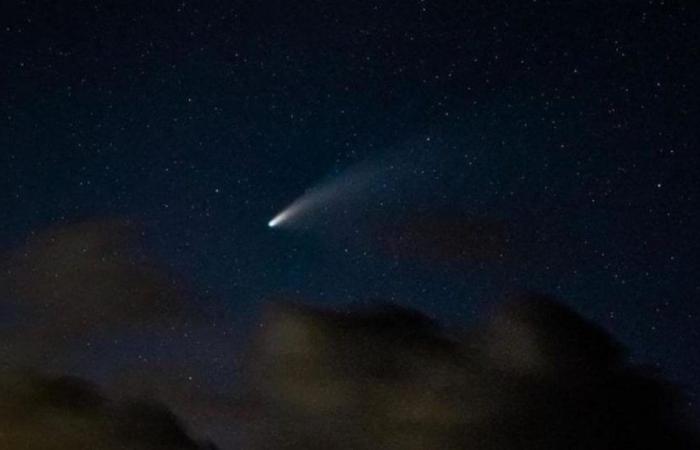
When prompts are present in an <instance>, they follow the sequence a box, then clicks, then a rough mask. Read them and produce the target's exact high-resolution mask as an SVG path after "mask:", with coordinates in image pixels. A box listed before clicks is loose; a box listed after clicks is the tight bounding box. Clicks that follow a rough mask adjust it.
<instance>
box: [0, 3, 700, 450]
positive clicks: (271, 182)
mask: <svg viewBox="0 0 700 450" xmlns="http://www.w3.org/2000/svg"><path fill="white" fill-rule="evenodd" d="M699 15H700V11H699V9H698V8H697V7H696V6H693V5H692V2H664V1H653V0H650V1H644V2H641V1H640V2H622V1H620V2H618V1H608V2H593V1H568V2H549V1H528V2H525V1H522V2H501V1H489V2H472V1H447V0H444V1H420V0H419V1H401V2H399V1H392V0H385V1H374V2H365V1H360V2H347V1H345V2H340V1H302V2H289V1H259V2H238V1H225V2H222V1H209V2H205V3H204V2H198V3H194V2H193V3H189V2H174V1H148V2H104V1H97V2H87V1H85V2H83V1H81V2H60V1H59V2H31V1H17V2H6V3H4V4H3V6H1V7H0V25H1V28H0V36H1V37H0V60H1V61H2V64H0V210H2V211H3V217H2V220H0V239H1V241H0V249H2V251H3V252H5V254H12V255H16V254H17V251H16V250H14V249H22V248H37V246H39V247H41V246H42V245H44V244H42V243H41V242H42V239H44V238H42V236H46V234H45V233H54V234H53V236H59V237H60V239H58V240H59V241H60V240H61V239H63V241H65V242H69V243H70V242H81V239H82V240H83V241H84V242H93V243H100V244H101V245H103V246H106V247H107V248H110V249H111V248H112V247H113V246H114V247H115V248H119V249H122V248H124V246H125V245H126V247H128V248H129V249H133V248H134V246H136V244H134V243H133V242H134V240H133V239H132V238H131V237H130V238H124V239H117V242H115V240H114V239H113V236H115V235H121V233H122V231H123V230H124V229H125V227H127V226H126V225H124V223H126V222H128V224H129V225H128V228H130V229H131V228H135V229H137V230H138V231H136V232H135V234H136V235H137V237H138V242H139V244H138V249H137V250H134V251H133V252H132V251H131V250H130V251H129V252H128V253H129V254H130V255H131V256H129V258H126V259H127V260H128V264H126V263H125V262H124V261H121V260H119V261H118V262H115V264H126V265H132V266H133V265H136V264H138V261H143V258H146V257H143V258H142V257H141V256H140V255H141V254H142V253H143V254H146V253H147V254H148V257H147V258H148V261H150V262H149V264H151V263H152V264H154V265H158V267H159V269H157V270H156V269H154V273H156V275H154V274H149V275H148V276H147V277H146V276H144V275H139V276H132V275H128V274H126V275H125V274H123V273H122V272H120V273H121V274H122V275H123V277H124V278H123V279H126V280H129V282H132V281H133V280H134V278H138V280H137V281H136V282H135V283H136V285H139V286H140V285H141V284H144V283H145V284H148V283H150V285H153V283H156V285H157V283H164V284H165V285H167V286H168V289H174V290H175V291H177V294H173V295H174V296H176V297H183V300H182V302H181V304H180V306H178V307H179V308H181V309H182V311H185V312H184V313H181V314H174V315H169V316H168V317H169V319H168V323H167V324H165V325H164V323H163V321H162V320H161V318H160V316H162V315H163V314H161V313H162V312H163V309H161V307H160V306H158V305H156V307H155V309H154V311H155V312H156V313H157V314H153V313H152V312H144V311H142V310H141V309H139V308H135V311H132V312H130V313H122V312H121V311H120V309H119V308H113V309H110V308H111V306H110V307H105V308H104V309H100V308H101V307H98V308H97V310H99V311H97V310H96V311H92V310H91V309H90V308H87V309H85V308H84V306H85V305H87V304H90V301H89V300H85V299H82V298H79V299H78V300H77V301H76V302H77V305H78V306H74V308H75V310H76V311H78V310H80V311H84V310H88V311H89V312H86V313H84V314H83V313H82V312H81V313H80V314H83V315H77V314H78V313H77V312H76V313H75V314H76V318H74V319H75V320H73V321H71V320H68V319H66V320H65V324H68V325H66V326H67V327H72V328H70V329H71V330H72V331H71V332H70V333H67V332H65V330H63V331H61V332H58V333H53V332H46V333H42V332H41V330H45V329H47V328H51V326H50V325H48V322H44V321H42V320H43V319H40V318H39V315H37V314H36V313H30V314H23V312H22V308H21V307H19V308H18V307H16V306H13V303H12V302H9V301H3V303H2V304H0V313H1V314H2V316H3V317H0V325H3V326H4V327H5V328H7V329H11V330H21V332H22V333H25V334H26V333H30V334H31V335H32V336H35V334H32V333H38V334H36V336H39V338H37V339H40V338H42V337H41V336H43V339H46V338H47V337H46V336H50V338H51V339H58V340H59V341H62V342H63V343H64V344H65V345H63V346H62V348H61V349H60V350H55V349H51V350H47V349H46V348H45V347H46V346H44V347H42V348H41V349H34V350H32V352H33V354H34V358H33V364H36V365H38V366H40V367H46V368H47V369H52V370H61V371H64V372H70V373H75V374H79V375H81V376H84V377H88V378H90V379H93V380H95V381H97V382H99V383H101V384H104V385H107V386H109V385H115V386H120V387H121V386H125V385H128V386H132V385H133V384H136V385H139V384H142V383H143V379H144V378H148V377H151V375H149V376H148V377H147V376H144V375H142V374H144V373H148V374H158V375H157V377H158V379H159V380H160V381H159V382H158V385H159V386H166V387H164V388H162V389H164V391H165V394H163V396H164V397H166V401H168V400H169V401H171V403H172V406H173V408H175V409H176V410H178V411H185V414H186V420H187V421H188V423H192V424H194V425H195V426H196V427H197V428H198V429H200V430H203V431H202V432H203V433H204V434H206V435H208V436H213V437H214V440H216V439H217V438H218V439H219V440H227V442H233V440H228V439H229V438H230V439H233V438H231V436H234V435H235V430H234V429H233V428H235V427H232V426H231V425H230V424H231V423H232V421H233V420H234V419H233V418H232V417H235V416H236V412H235V411H234V410H235V408H234V407H231V405H230V404H231V403H235V395H234V394H232V393H233V392H234V391H235V386H236V379H237V375H236V374H237V370H238V369H239V368H240V360H241V357H242V353H243V350H242V349H243V342H244V341H245V336H246V335H247V333H248V332H249V331H250V330H251V329H253V328H254V327H256V326H257V320H258V313H259V311H260V307H261V305H262V304H264V302H265V301H266V300H269V299H272V298H280V297H282V298H294V299H301V300H303V301H304V302H308V303H312V304H316V305H322V306H331V307H341V306H342V305H348V304H364V303H367V302H370V301H374V300H382V301H391V302H396V303H399V304H401V305H405V306H409V307H413V308H417V309H420V310H422V311H424V312H426V313H427V314H429V315H430V316H432V317H435V318H438V319H440V320H441V321H443V322H445V323H447V324H449V325H451V326H459V325H460V324H465V323H470V322H472V321H474V320H477V319H478V318H479V317H480V315H482V314H484V312H486V311H488V310H489V309H490V308H492V307H493V306H494V305H496V304H497V303H498V302H499V300H501V299H502V298H503V297H504V296H507V295H509V293H512V292H518V291H523V290H536V291H540V292H545V293H548V294H551V295H554V296H556V297H558V298H560V299H561V300H562V301H563V302H565V303H566V304H568V305H569V306H571V307H572V308H573V309H575V310H576V311H578V312H580V313H581V314H583V315H584V316H585V317H587V318H589V319H591V320H593V321H595V322H596V323H598V324H600V325H601V326H603V327H604V328H605V329H607V330H608V331H610V332H611V333H612V334H613V335H614V336H616V337H617V338H618V339H620V340H621V341H622V342H623V343H624V344H625V345H626V346H627V347H628V348H629V349H630V352H631V357H632V358H633V359H634V360H635V361H639V362H642V363H645V364H649V365H651V366H653V367H656V368H657V369H658V370H660V371H662V373H664V374H665V375H667V376H668V377H669V378H670V379H671V380H673V381H674V382H676V383H678V384H680V385H681V386H683V387H685V389H686V390H687V394H688V402H687V403H688V405H689V407H690V409H691V410H694V411H696V413H697V411H700V406H698V403H699V402H700V399H698V393H699V392H700V378H698V375H697V373H698V367H700V359H699V358H698V356H697V355H698V353H696V352H693V351H692V349H694V348H697V347H698V345H700V332H699V331H698V329H699V328H698V326H697V324H698V317H700V304H699V303H698V296H699V294H700V281H698V280H700V274H699V273H698V265H697V262H695V263H693V262H692V261H694V260H696V259H695V257H693V256H692V255H693V254H695V255H697V253H698V250H699V248H698V247H699V246H700V245H699V244H700V240H699V239H698V236H697V232H696V230H698V229H700V217H699V215H698V211H699V210H700V209H698V193H699V187H698V181H697V180H698V174H699V173H700V172H699V169H700V153H699V152H698V145H699V142H698V133H697V123H698V112H700V102H699V101H698V93H697V83H698V80H699V75H700V71H699V67H698V49H699V48H700V34H699V33H698V29H699V26H698V23H699V21H698V19H699ZM358 173H360V174H367V173H369V174H370V176H362V177H360V178H361V179H362V182H361V183H359V184H360V186H359V188H357V189H347V186H345V187H343V183H342V182H341V183H340V184H341V186H340V188H339V190H340V191H343V190H345V191H349V192H348V193H345V194H343V193H342V192H341V193H339V194H337V196H336V194H333V195H331V196H329V198H327V199H325V200H324V204H323V205H322V206H321V207H320V208H318V209H317V210H315V211H311V212H309V214H308V217H307V220H306V221H304V223H302V224H300V225H299V226H296V227H275V228H269V227H268V226H267V224H268V221H269V220H270V219H272V218H273V217H274V216H275V215H276V214H277V213H279V212H280V211H281V210H283V209H284V208H285V207H286V206H288V205H289V204H290V203H291V202H292V201H294V199H296V198H298V197H299V196H301V195H302V194H304V192H307V191H308V190H309V189H311V190H313V189H314V188H315V187H318V186H328V185H334V180H341V181H342V180H347V178H348V177H350V178H352V177H355V176H356V175H357V174H358ZM348 174H349V175H348ZM336 197H337V198H336ZM46 230H59V231H46ZM32 239H34V240H37V239H38V241H37V242H35V241H33V240H32ZM28 240H29V241H30V242H29V243H27V241H28ZM54 240H56V239H54ZM49 241H51V239H49ZM63 241H61V242H63ZM51 242H54V241H51ZM125 243H126V244H125ZM66 245H68V244H66ZM27 246H28V247H27ZM19 253H20V254H21V253H22V251H21V250H20V252H19ZM30 253H31V252H30ZM134 254H138V255H139V256H133V255H134ZM25 256H26V251H25ZM12 258H14V256H10V257H7V256H6V257H4V262H3V264H4V265H5V266H8V263H7V261H8V260H9V261H16V260H15V259H12ZM31 261H32V260H31V258H30V261H29V263H28V264H30V265H31V264H32V262H31ZM87 261H88V262H85V263H84V264H86V265H88V266H89V265H90V264H91V263H90V260H87ZM24 263H27V262H26V261H24ZM14 264H15V262H11V263H9V267H14ZM69 264H70V262H69ZM20 265H21V264H20ZM161 268H162V269H161ZM165 272H167V274H165V275H164V274H163V273H165ZM151 276H153V277H155V278H157V279H158V280H159V281H157V282H155V281H153V280H151V278H149V277H151ZM144 277H146V278H147V280H146V281H144V280H145V278H144ZM163 279H165V280H166V281H163ZM174 279H177V280H178V281H177V282H174V281H172V280H174ZM87 284H89V282H87ZM173 284H177V287H173ZM96 289H97V288H96ZM101 292H102V291H100V290H99V289H97V290H96V291H95V292H94V293H96V294H100V293H101ZM32 295H35V294H32ZM125 295H126V294H125ZM129 295H131V294H129ZM127 296H128V295H127ZM30 297H31V295H30ZM78 297H80V296H78ZM130 298H131V297H130ZM139 298H140V297H138V296H136V297H134V298H132V300H133V301H139ZM4 300H6V299H4ZM112 306H113V305H112ZM81 308H83V309H81ZM49 309H50V308H49ZM165 309H168V307H165ZM100 311H102V313H100ZM104 311H107V312H110V311H111V312H110V313H109V314H107V313H104ZM132 313H133V314H132ZM59 314H60V313H59ZM71 314H72V313H66V317H69V318H70V317H71ZM113 315H116V316H119V318H118V319H114V320H112V319H111V317H113ZM172 316H177V318H176V319H173V320H170V319H171V318H172ZM60 317H63V316H62V315H61V316H60ZM134 317H136V318H137V319H134ZM59 321H60V319H59ZM69 322H70V323H78V322H79V323H81V326H80V327H79V328H80V330H79V332H73V331H75V329H76V328H77V327H74V325H70V324H69ZM86 322H88V323H93V325H92V326H86V325H85V323H86ZM104 323H110V324H112V325H109V326H103V325H104ZM134 323H136V325H134ZM39 324H40V325H39ZM65 324H64V325H65ZM8 327H9V328H8ZM38 329H39V330H38ZM27 330H31V332H30V331H27ZM37 330H38V331H37ZM52 333H53V334H52ZM18 345H19V344H18ZM22 345H29V344H28V343H23V344H22ZM14 348H20V347H19V346H16V347H14ZM21 348H25V347H21ZM27 348H28V347H27ZM27 351H28V350H27ZM229 399H230V402H229ZM222 447H223V448H227V447H225V446H223V445H222Z"/></svg>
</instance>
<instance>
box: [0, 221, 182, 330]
mask: <svg viewBox="0 0 700 450" xmlns="http://www.w3.org/2000/svg"><path fill="white" fill-rule="evenodd" d="M139 237H140V233H139V229H138V227H137V226H136V225H135V224H134V223H132V222H129V221H126V220H119V219H103V220H91V221H86V222H81V223H75V224H72V225H68V226H63V227H57V228H53V229H49V230H46V231H43V232H40V233H37V234H33V235H31V236H30V237H29V238H28V239H27V241H26V243H25V244H24V245H23V246H21V247H20V248H18V249H16V250H14V251H12V252H10V254H9V255H8V257H7V258H6V259H5V262H4V266H5V270H4V271H3V277H2V280H0V281H1V284H0V288H2V296H1V297H0V299H1V301H5V302H10V303H12V304H14V305H15V306H16V307H17V308H18V310H19V311H20V313H23V314H27V315H30V316H31V319H25V320H24V321H22V324H23V325H31V326H30V327H29V328H30V329H29V330H27V329H24V330H23V332H24V333H31V334H34V335H37V334H38V335H39V336H38V338H41V337H42V336H44V337H51V336H54V335H61V336H70V335H81V334H85V333H90V332H95V331H96V330H110V329H114V328H119V327H124V326H136V327H138V326H143V325H144V324H147V325H149V326H154V325H158V324H164V323H172V322H173V321H177V320H179V319H180V318H182V317H183V316H184V315H185V314H186V313H191V312H192V311H189V310H188V308H189V305H188V302H187V296H188V294H187V289H186V286H185V285H184V284H183V283H182V281H181V280H180V279H178V278H177V277H175V276H174V275H173V274H172V273H169V272H168V271H167V270H165V269H164V268H163V267H161V266H160V265H159V264H157V263H156V262H155V259H154V258H153V257H152V256H150V255H149V254H148V252H147V251H146V250H145V249H144V248H143V246H142V245H141V243H140V239H139ZM187 315H188V316H190V317H193V316H194V315H193V314H187Z"/></svg>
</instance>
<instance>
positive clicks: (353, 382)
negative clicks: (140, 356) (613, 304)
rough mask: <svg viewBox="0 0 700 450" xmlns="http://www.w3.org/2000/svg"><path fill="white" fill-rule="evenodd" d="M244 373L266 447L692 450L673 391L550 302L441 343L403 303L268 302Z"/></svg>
mask: <svg viewBox="0 0 700 450" xmlns="http://www.w3.org/2000/svg"><path fill="white" fill-rule="evenodd" d="M259 330H260V331H259V333H258V335H257V336H256V337H255V339H254V341H253V347H252V349H251V358H250V367H249V372H248V374H249V378H248V379H249V390H248V394H249V396H250V405H251V406H250V408H251V410H252V411H254V413H253V414H252V417H253V418H252V419H251V420H250V423H249V431H250V435H251V436H252V447H253V448H256V449H257V448H260V449H266V450H271V449H287V450H291V449H297V448H299V449H302V448H303V449H354V450H360V449H376V448H383V449H403V450H406V449H416V450H418V449H420V450H426V449H471V450H483V449H489V450H500V449H512V448H524V449H530V448H532V449H562V448H570V449H596V450H597V449H621V448H624V449H647V448H669V449H691V448H698V447H697V444H698V441H697V440H696V438H695V437H693V436H692V434H691V432H690V431H689V428H686V427H685V424H684V423H683V419H682V418H681V417H680V416H679V413H678V405H679V404H678V401H679V399H680V396H679V395H678V393H677V392H676V390H675V388H673V387H672V386H670V385H669V384H667V383H665V382H664V381H662V380H661V379H660V378H658V377H657V376H655V375H654V374H652V373H650V372H648V371H646V370H645V369H643V368H640V367H635V366H633V365H631V364H630V363H629V362H628V360H627V358H626V355H625V352H624V350H623V349H622V348H621V347H620V345H619V344H617V343H616V342H615V341H614V340H613V339H612V338H611V337H610V336H608V335H607V334H606V333H605V332H604V331H603V330H601V329H599V328H597V327H596V326H594V325H592V324H590V323H588V322H587V321H585V320H584V319H583V318H581V317H579V316H578V315H577V314H576V313H574V312H572V311H570V310H568V309H566V308H565V307H563V306H562V305H560V304H558V303H557V302H554V301H552V300H550V299H547V298H541V297H531V296H529V297H528V298H526V299H520V300H514V301H510V302H508V303H507V304H506V305H505V306H503V307H502V308H500V309H499V310H498V311H496V312H495V313H494V314H493V317H491V319H490V320H488V321H486V322H485V323H483V324H482V325H480V326H477V327H474V328H473V329H471V330H467V331H466V332H464V333H453V335H448V334H447V333H445V332H443V331H441V330H440V329H439V327H437V326H436V324H435V323H433V322H432V321H430V320H428V319H426V318H424V317H423V316H421V315H420V314H417V313H415V312H412V311H406V310H403V309H400V308H389V309H387V308H382V309H381V310H379V311H365V312H352V313H332V312H327V311H319V310H314V309H310V308H304V307H290V306H285V305H275V306H272V307H270V308H269V309H268V310H267V312H266V314H265V318H264V320H263V322H262V324H261V326H260V328H259Z"/></svg>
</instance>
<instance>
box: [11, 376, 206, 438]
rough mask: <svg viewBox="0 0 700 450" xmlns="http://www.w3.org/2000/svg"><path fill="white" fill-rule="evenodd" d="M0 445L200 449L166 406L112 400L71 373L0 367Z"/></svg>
mask: <svg viewBox="0 0 700 450" xmlns="http://www.w3.org/2000/svg"><path fill="white" fill-rule="evenodd" d="M0 447H1V448H3V449H5V450H67V449H71V450H117V449H119V450H123V449H130V450H166V449H167V450H204V449H214V448H215V447H214V446H213V445H211V444H202V443H197V442H195V441H194V440H193V439H192V438H191V437H190V436H189V435H188V433H187V432H186V430H185V429H184V428H183V426H182V425H181V423H180V422H179V420H178V419H177V418H176V417H175V416H174V415H173V414H172V413H171V412H170V411H169V410H168V409H166V408H165V407H163V406H162V405H160V404H157V403H151V402H143V401H136V400H130V401H122V402H115V401H113V400H111V399H109V398H106V397H104V396H103V395H102V394H101V393H100V392H99V390H98V389H97V388H96V387H95V386H93V385H92V384H90V383H88V382H86V381H84V380H82V379H79V378H71V377H57V378H54V377H48V376H44V375H40V374H37V373H25V372H4V373H0Z"/></svg>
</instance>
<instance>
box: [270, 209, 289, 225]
mask: <svg viewBox="0 0 700 450" xmlns="http://www.w3.org/2000/svg"><path fill="white" fill-rule="evenodd" d="M287 216H288V213H287V211H286V210H285V211H282V212H281V213H279V214H277V215H276V216H275V217H273V218H272V220H270V221H269V222H267V226H268V227H270V228H274V227H276V226H277V225H279V224H280V223H282V221H283V220H285V219H286V218H287Z"/></svg>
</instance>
